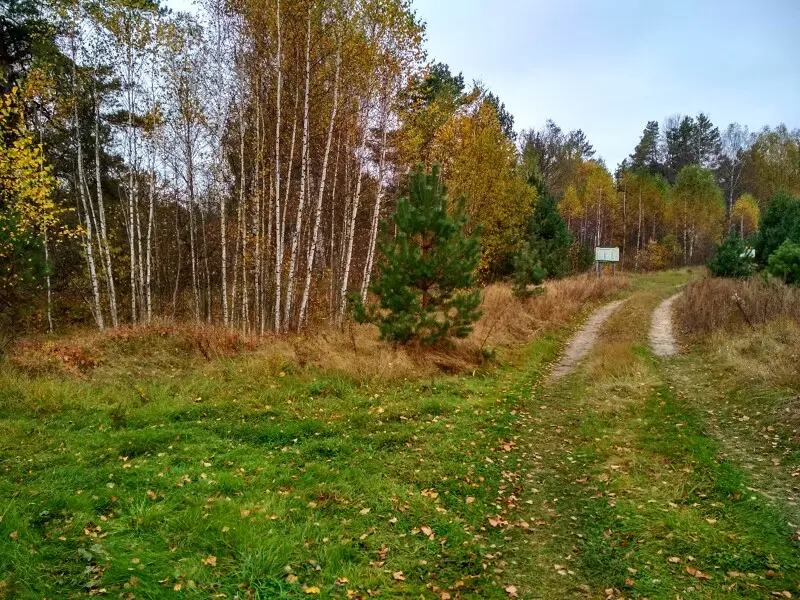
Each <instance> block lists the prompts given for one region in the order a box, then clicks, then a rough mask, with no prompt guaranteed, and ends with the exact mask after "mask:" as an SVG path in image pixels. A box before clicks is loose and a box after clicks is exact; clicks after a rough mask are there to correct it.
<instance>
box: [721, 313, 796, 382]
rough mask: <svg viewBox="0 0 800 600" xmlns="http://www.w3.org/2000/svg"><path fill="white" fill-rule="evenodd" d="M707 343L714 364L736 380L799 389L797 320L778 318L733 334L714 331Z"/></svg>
mask: <svg viewBox="0 0 800 600" xmlns="http://www.w3.org/2000/svg"><path fill="white" fill-rule="evenodd" d="M707 344H708V349H709V351H710V353H711V355H712V357H713V359H714V360H715V363H714V364H715V365H717V366H718V367H719V368H721V369H723V370H724V371H725V373H726V374H728V375H730V376H731V377H733V378H734V379H735V380H736V381H737V382H738V384H741V385H750V384H753V383H763V384H767V385H769V386H771V387H778V388H790V389H794V390H797V391H800V321H795V320H791V319H779V320H776V321H773V322H771V323H766V324H763V325H757V326H756V327H753V328H748V329H744V330H742V331H740V332H738V333H737V334H736V335H735V336H732V335H730V334H728V333H726V332H723V331H716V332H714V333H712V334H711V335H710V336H709V337H708V340H707Z"/></svg>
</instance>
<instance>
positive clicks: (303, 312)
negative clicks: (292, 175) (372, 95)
mask: <svg viewBox="0 0 800 600" xmlns="http://www.w3.org/2000/svg"><path fill="white" fill-rule="evenodd" d="M341 64H342V43H341V38H340V39H339V40H338V45H337V47H336V75H335V76H334V83H333V108H332V109H331V122H330V125H329V126H328V140H327V141H326V142H325V154H324V155H323V157H322V175H321V177H320V181H319V193H318V194H317V205H316V207H315V208H314V230H313V232H312V234H311V243H310V245H309V248H308V255H307V256H306V282H305V285H304V286H303V298H302V299H301V301H300V319H299V321H298V326H297V328H298V329H300V328H302V327H304V326H305V324H306V319H307V316H308V300H309V296H310V295H311V275H312V272H313V270H314V257H315V256H316V253H317V242H318V239H319V226H320V220H321V219H322V198H323V196H324V194H325V179H326V177H327V173H328V157H329V156H330V152H331V143H332V142H333V126H334V123H335V122H336V112H337V110H338V108H339V72H340V68H341ZM337 158H338V152H337ZM334 170H335V169H334ZM331 224H333V219H331ZM331 239H333V235H332V234H331Z"/></svg>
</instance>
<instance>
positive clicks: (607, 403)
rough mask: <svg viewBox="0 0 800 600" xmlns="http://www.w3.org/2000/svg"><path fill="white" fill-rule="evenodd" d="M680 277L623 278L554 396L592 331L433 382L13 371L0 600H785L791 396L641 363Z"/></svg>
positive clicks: (4, 408)
mask: <svg viewBox="0 0 800 600" xmlns="http://www.w3.org/2000/svg"><path fill="white" fill-rule="evenodd" d="M690 277H692V275H691V274H689V273H686V272H672V273H661V274H655V275H648V276H642V277H636V278H634V279H633V285H632V287H631V289H630V290H628V291H627V292H623V293H620V296H619V299H623V298H625V299H626V301H625V302H623V303H621V304H620V305H619V306H618V308H617V310H616V311H615V312H613V314H610V315H609V316H608V320H607V321H606V322H605V323H604V324H603V325H602V327H600V328H599V329H598V331H597V339H596V344H595V346H594V347H593V348H591V349H589V351H588V354H587V355H586V357H585V358H584V359H583V360H582V361H581V362H577V361H576V362H575V363H574V365H572V366H573V367H575V370H574V371H570V372H565V373H563V376H562V377H558V378H554V377H552V366H553V365H555V364H556V362H557V361H558V359H559V357H560V354H561V351H562V349H563V348H564V347H565V346H566V343H567V340H568V339H569V338H570V336H571V335H572V334H573V333H574V331H575V330H576V329H577V328H579V326H580V324H581V322H582V321H583V319H585V318H586V317H588V316H589V312H590V309H591V308H596V307H587V310H586V311H585V312H584V313H583V314H582V315H581V318H579V319H575V320H574V321H573V322H572V323H571V325H570V326H568V327H563V328H560V329H557V330H553V331H550V332H548V333H546V334H543V335H540V336H538V337H537V338H536V339H534V340H532V341H531V342H530V343H529V344H528V346H527V347H526V348H525V350H524V352H517V353H514V354H513V355H510V356H508V357H506V358H505V359H504V360H503V364H502V365H500V366H499V367H487V368H484V369H480V370H476V371H474V372H471V373H469V374H468V375H457V376H441V377H435V378H426V379H424V380H419V379H416V380H415V379H409V380H407V381H400V382H387V381H383V382H382V381H376V382H372V383H369V382H366V381H363V380H354V379H352V378H348V377H346V376H343V375H336V374H333V373H332V372H330V371H315V370H313V369H310V368H307V367H306V368H302V369H301V368H299V367H297V366H296V365H294V364H292V363H285V364H284V363H270V364H269V365H265V364H263V363H260V362H257V361H254V360H252V358H248V356H246V355H244V356H237V357H233V358H230V359H224V360H217V361H213V362H210V363H208V364H207V365H204V366H202V367H196V368H192V369H181V368H179V367H177V366H171V367H170V366H167V365H165V366H164V368H162V369H160V370H158V371H153V372H131V373H129V374H128V375H127V376H120V377H118V378H117V379H116V380H114V381H111V380H103V379H94V378H91V377H79V376H66V375H46V374H41V375H26V374H22V373H20V372H18V371H16V370H14V369H12V368H10V367H4V368H2V369H0V469H1V470H2V472H0V597H5V598H79V597H85V596H87V595H99V596H104V597H109V598H117V597H122V598H163V597H176V598H177V597H187V598H210V597H219V598H291V597H309V598H313V597H322V598H371V597H378V598H441V599H445V600H446V599H447V598H450V599H455V598H513V597H519V598H581V597H584V598H609V597H610V598H651V599H654V598H671V599H676V598H684V599H687V600H688V599H690V598H768V597H786V598H789V597H800V543H799V542H798V536H800V533H799V532H798V529H800V522H798V513H797V506H796V497H795V495H796V493H797V485H798V479H797V477H798V475H800V467H798V464H799V463H800V459H798V456H800V455H799V454H798V446H800V443H799V440H798V436H797V435H796V433H797V430H796V426H797V423H796V422H795V423H794V425H792V423H791V422H790V420H788V419H785V418H784V417H785V415H786V414H788V413H785V412H782V411H785V409H786V408H787V407H789V408H791V407H792V406H794V409H793V410H795V411H796V408H797V406H796V405H797V399H796V398H795V396H796V395H797V394H798V393H800V390H798V389H796V388H795V387H792V386H791V385H790V386H788V387H787V386H782V387H776V386H775V385H773V384H770V383H768V382H766V383H765V382H760V383H759V382H756V383H753V384H752V386H751V387H748V385H749V384H745V383H743V382H742V381H741V380H740V379H738V378H737V377H736V373H734V372H733V371H731V370H730V369H726V368H723V365H722V362H721V361H722V359H721V358H720V357H719V356H718V355H717V354H715V353H714V351H713V348H712V347H710V346H708V345H704V344H692V345H691V346H690V347H688V348H685V349H684V353H683V354H682V355H680V356H677V357H670V358H663V359H662V358H658V357H657V356H656V355H655V354H654V353H652V351H651V349H650V348H649V346H648V334H649V331H650V327H651V315H652V313H653V311H654V309H655V308H656V307H657V306H658V305H659V303H660V302H661V301H663V300H664V299H666V298H668V297H670V296H672V295H673V294H674V293H676V292H677V291H678V289H679V286H680V285H681V284H683V283H685V282H686V281H687V280H688V279H689V278H690ZM146 350H147V349H146V348H142V349H140V351H142V352H146ZM781 351H785V352H792V349H791V348H789V349H784V350H781ZM794 352H796V349H795V350H794ZM754 399H757V401H755V400H754ZM792 402H795V404H794V405H792V404H791V403H792ZM792 414H794V413H792ZM793 427H795V429H793ZM764 465H766V466H764ZM762 467H763V468H762Z"/></svg>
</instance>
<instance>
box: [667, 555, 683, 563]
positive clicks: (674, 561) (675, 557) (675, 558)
mask: <svg viewBox="0 0 800 600" xmlns="http://www.w3.org/2000/svg"><path fill="white" fill-rule="evenodd" d="M667 562H671V563H673V564H675V563H679V562H681V559H680V558H679V557H677V556H670V557H669V558H668V559H667Z"/></svg>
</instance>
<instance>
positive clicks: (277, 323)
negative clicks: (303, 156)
mask: <svg viewBox="0 0 800 600" xmlns="http://www.w3.org/2000/svg"><path fill="white" fill-rule="evenodd" d="M276 4H277V8H276V19H277V33H278V50H277V57H278V61H277V62H278V65H277V70H278V81H277V91H276V105H275V112H276V118H275V228H276V231H275V311H274V313H273V321H274V323H273V324H274V327H275V331H280V330H281V274H282V273H281V272H282V271H283V237H282V235H281V231H280V223H281V80H282V78H283V76H282V72H281V0H277V3H276Z"/></svg>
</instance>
